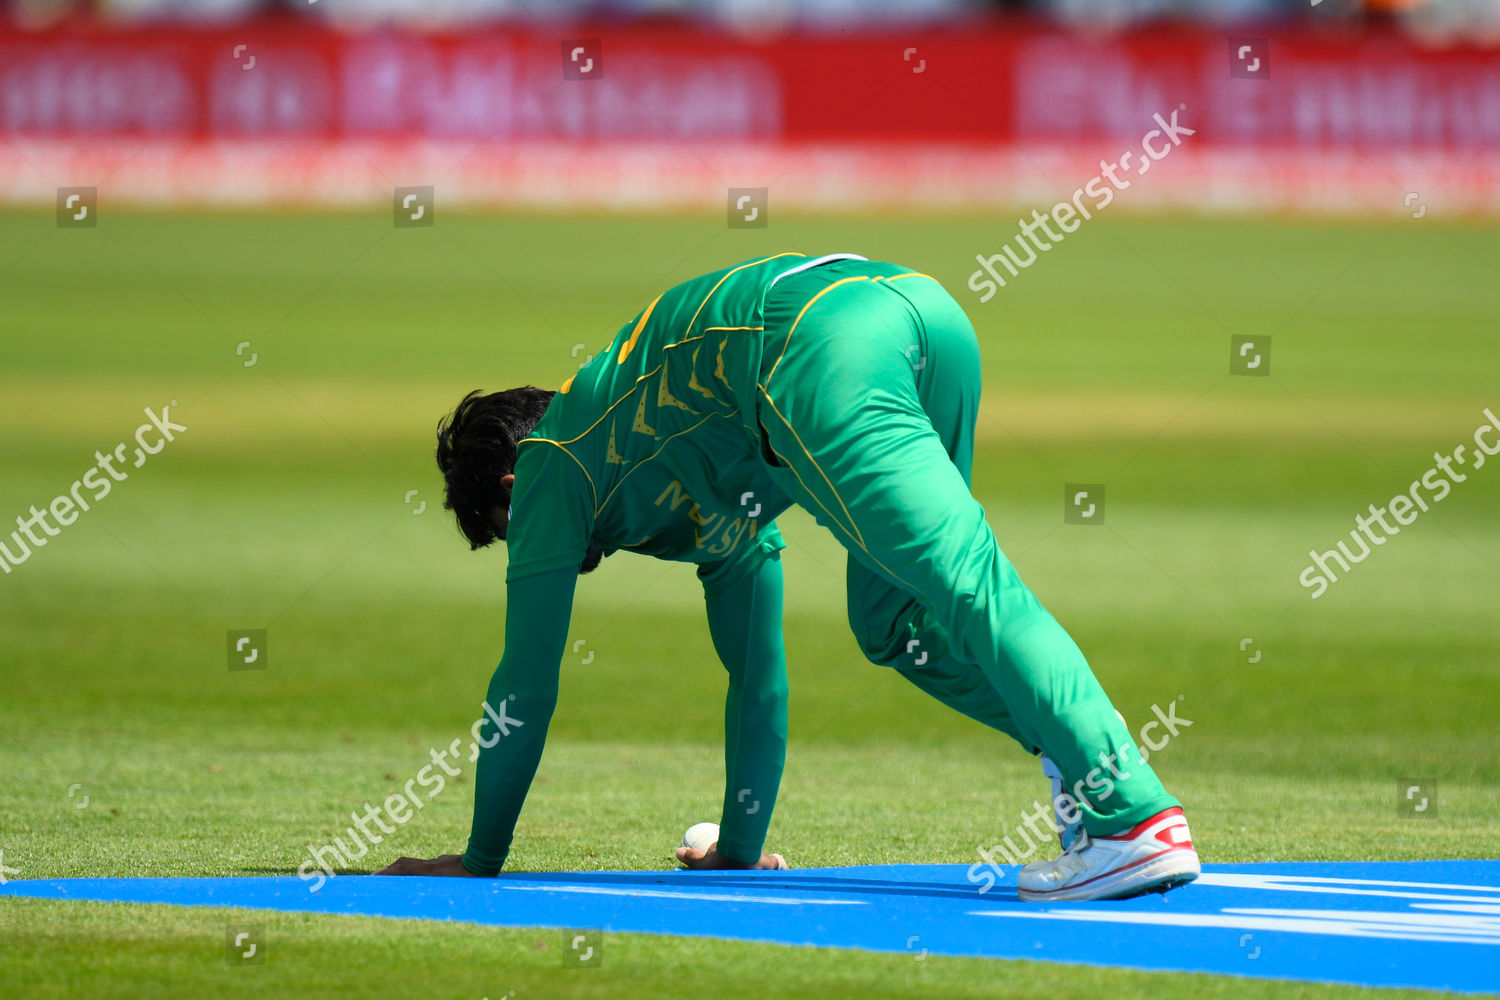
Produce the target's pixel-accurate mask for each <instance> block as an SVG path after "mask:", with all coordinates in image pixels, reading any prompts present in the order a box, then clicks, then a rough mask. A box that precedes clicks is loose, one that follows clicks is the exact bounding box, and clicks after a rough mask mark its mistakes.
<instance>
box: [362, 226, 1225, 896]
mask: <svg viewBox="0 0 1500 1000" xmlns="http://www.w3.org/2000/svg"><path fill="white" fill-rule="evenodd" d="M979 398H980V363H979V345H978V341H977V339H976V337H975V334H974V328H973V326H972V325H971V324H970V323H969V320H968V318H967V317H966V316H965V315H964V313H963V310H962V309H961V308H960V307H959V305H958V304H957V303H956V302H955V301H954V300H953V298H952V297H951V296H950V295H948V293H947V292H946V291H944V290H943V288H942V286H941V285H940V284H939V283H938V282H937V281H936V280H934V279H933V278H931V277H929V276H927V275H924V274H919V273H917V272H914V271H912V270H909V269H908V268H905V267H901V266H899V265H896V264H889V263H879V262H875V261H871V260H866V259H865V258H863V257H859V256H857V255H855V254H848V253H840V254H831V255H827V256H822V257H817V258H809V257H807V256H804V255H801V254H795V253H785V254H778V255H775V256H771V257H765V258H762V259H758V260H751V261H747V262H745V263H742V264H739V265H737V266H734V267H730V268H726V269H724V270H721V271H716V272H714V273H712V274H706V275H703V276H702V277H699V278H696V279H693V280H691V281H688V282H685V283H683V284H681V285H678V286H677V287H675V288H672V289H670V290H668V291H666V292H664V293H663V294H662V295H661V296H659V297H658V298H657V299H656V301H654V302H652V303H651V304H650V305H648V306H647V307H646V308H645V309H644V310H643V311H642V312H641V314H640V315H639V316H637V317H635V318H634V319H632V320H631V321H630V322H629V323H627V324H625V326H623V327H622V328H621V329H620V331H619V332H618V333H617V334H616V335H615V338H614V340H613V341H612V342H611V343H610V345H609V346H608V347H606V348H605V349H604V350H603V351H602V352H601V353H600V354H599V355H597V356H596V357H594V358H593V360H592V361H590V362H589V363H588V364H587V365H585V366H584V367H583V368H582V369H581V370H580V371H579V372H578V373H577V374H576V375H575V376H573V377H572V378H570V379H568V380H567V381H566V382H565V383H563V385H562V387H561V388H559V389H558V390H557V392H556V393H555V394H554V393H550V392H546V391H544V390H540V389H535V388H529V387H528V388H522V389H513V390H510V391H507V392H498V393H494V394H492V395H487V396H484V395H479V394H478V393H471V394H470V395H468V396H466V397H465V398H464V399H463V401H462V402H460V403H459V405H458V407H457V409H456V410H455V411H454V413H453V414H452V415H451V417H449V418H448V419H447V420H445V421H444V422H443V423H442V424H440V425H439V428H438V448H437V457H438V465H439V467H440V469H441V470H442V473H443V476H444V478H445V480H446V484H447V500H446V504H445V505H446V506H447V507H449V508H450V509H452V510H453V512H454V514H455V516H456V517H457V520H458V524H459V527H460V530H461V531H462V532H463V534H464V535H465V537H466V538H467V539H468V541H469V543H470V545H471V546H472V547H473V548H476V549H477V548H481V547H483V546H485V545H488V544H490V543H491V542H493V541H494V540H495V539H497V538H499V539H503V540H505V541H506V543H507V545H508V548H509V556H510V560H509V569H508V571H507V574H506V585H507V587H506V589H507V595H508V604H507V607H506V628H505V653H504V656H503V658H502V659H501V661H500V665H499V667H498V668H497V669H496V671H495V674H494V677H493V678H492V680H491V682H490V687H489V693H488V698H487V701H488V703H489V704H490V705H492V706H493V705H500V704H502V702H503V703H504V705H505V710H504V715H503V716H502V717H503V718H507V719H510V720H517V721H518V723H519V724H517V725H515V726H509V725H507V726H506V730H507V731H506V732H505V733H504V734H503V736H502V735H501V734H498V733H492V734H490V735H489V736H488V737H486V739H484V740H481V741H480V742H481V745H483V744H485V743H488V745H487V746H484V749H482V750H481V752H480V756H479V762H478V768H477V772H476V779H475V802H474V821H473V827H472V830H471V833H470V837H469V843H468V847H467V850H466V851H465V852H464V853H463V854H462V855H453V854H450V855H444V856H442V857H439V858H436V859H433V860H417V859H412V858H402V859H400V860H399V861H397V862H396V863H394V864H392V865H390V866H388V867H387V868H385V869H383V870H382V874H422V875H474V876H493V875H495V874H496V873H498V872H499V871H500V868H501V866H502V865H503V864H504V862H505V858H506V854H507V852H508V851H509V848H510V843H511V836H512V833H513V831H514V829H515V825H516V820H517V818H518V816H519V815H520V811H521V804H522V802H523V801H524V799H525V797H526V793H527V790H528V789H529V787H530V785H531V782H532V778H533V776H534V775H535V772H536V768H537V764H538V761H539V760H540V758H541V754H542V745H543V742H544V740H545V737H546V731H547V725H548V722H549V720H550V719H551V716H552V712H553V709H554V706H555V704H556V700H557V688H558V671H559V667H560V664H561V661H562V657H563V653H564V650H565V647H566V644H567V636H568V624H569V618H570V615H571V611H572V603H573V593H574V588H575V585H576V584H577V581H578V577H579V575H580V574H581V573H587V572H589V571H590V570H592V569H593V568H594V567H596V566H597V565H598V564H599V560H600V559H601V558H603V557H605V556H609V555H610V554H612V553H614V552H617V551H621V550H624V551H628V552H637V553H641V554H643V555H649V556H655V557H656V558H658V559H667V560H674V561H679V562H689V563H694V564H696V566H697V572H698V577H699V579H700V580H701V581H702V583H703V589H704V598H705V603H706V606H707V613H708V623H709V629H710V632H711V635H712V638H713V642H714V647H715V649H716V650H717V652H718V654H719V656H720V658H721V659H722V660H723V663H724V666H725V667H726V669H727V670H728V673H729V683H728V695H727V699H726V705H725V766H726V775H725V778H726V784H725V794H724V806H723V815H722V817H721V824H720V826H721V829H720V836H719V840H718V843H717V844H716V845H715V846H714V847H712V848H711V849H709V850H707V851H702V850H695V849H692V848H686V847H685V848H682V849H680V850H678V852H677V855H678V859H679V860H680V861H681V862H682V864H684V865H685V866H687V867H691V868H780V867H784V866H785V862H784V861H783V860H782V858H781V857H780V856H779V855H775V854H766V853H763V850H764V844H765V837H766V830H767V827H768V825H769V823H770V819H771V814H772V811H773V810H774V808H775V802H776V794H777V790H778V787H779V785H780V780H781V772H782V766H783V762H784V759H785V748H786V667H785V653H784V649H783V644H782V634H781V606H782V578H781V562H780V557H779V554H778V553H779V551H780V549H782V548H783V542H782V539H781V535H780V533H779V532H778V530H777V528H776V524H775V519H776V517H777V516H778V515H779V514H780V513H781V512H782V511H784V510H786V509H787V508H788V507H790V506H791V505H792V504H800V505H801V506H802V507H803V508H805V509H806V510H808V511H810V512H811V513H812V514H813V516H814V517H815V518H816V519H817V520H818V522H819V523H820V524H822V525H823V526H825V527H826V528H828V530H830V531H832V532H833V533H834V535H835V536H837V538H838V540H839V541H840V542H841V543H842V544H843V546H844V548H845V549H847V550H848V553H849V559H848V581H847V582H848V604H849V623H850V626H851V627H852V628H853V630H854V634H855V637H856V638H857V639H858V641H859V644H860V647H861V649H862V650H863V651H864V653H865V655H866V656H867V657H868V658H869V659H870V660H871V661H872V662H873V663H875V664H877V665H881V666H886V667H890V668H893V669H895V670H897V671H899V672H900V673H901V675H902V676H903V677H905V678H906V679H907V680H909V681H911V682H912V683H913V684H915V685H916V686H917V687H919V688H921V689H922V690H923V691H925V692H927V693H928V694H930V695H932V696H933V697H935V698H937V699H938V700H940V701H942V702H943V703H944V704H946V705H949V706H950V707H952V708H953V709H955V710H956V711H959V712H962V713H963V714H965V715H967V716H969V717H971V718H973V719H976V720H978V721H980V722H982V723H984V724H986V725H988V726H990V727H992V728H994V729H997V730H999V731H1000V732H1002V733H1005V734H1006V735H1008V736H1010V737H1011V738H1012V739H1014V740H1015V741H1016V742H1018V743H1020V745H1021V746H1022V747H1024V748H1025V749H1026V750H1027V751H1028V752H1030V753H1033V754H1039V755H1045V758H1044V760H1045V762H1047V763H1048V764H1049V766H1050V770H1049V773H1050V774H1052V775H1053V778H1054V788H1055V789H1058V790H1060V794H1058V795H1057V796H1055V798H1054V804H1055V805H1056V807H1057V813H1058V826H1059V831H1060V833H1061V834H1062V839H1063V841H1064V846H1065V847H1066V850H1065V851H1064V852H1063V854H1062V856H1061V857H1060V858H1058V859H1057V860H1054V861H1039V862H1034V863H1032V864H1028V865H1026V866H1025V867H1024V868H1023V869H1022V870H1021V872H1020V875H1019V895H1020V897H1021V898H1022V899H1028V900H1043V901H1054V900H1088V899H1109V898H1120V897H1124V896H1131V895H1136V894H1139V893H1142V892H1147V891H1164V890H1166V889H1169V888H1171V887H1173V886H1176V885H1180V884H1182V883H1184V882H1188V881H1191V880H1192V879H1194V878H1196V877H1197V876H1198V872H1199V867H1198V856H1197V854H1196V852H1195V851H1194V849H1193V842H1192V837H1191V834H1190V833H1189V831H1188V825H1187V820H1186V819H1185V818H1184V817H1183V814H1182V809H1181V807H1180V805H1179V803H1178V802H1177V800H1176V799H1174V798H1173V797H1172V796H1170V795H1168V794H1167V792H1166V791H1165V790H1164V789H1163V788H1162V785H1161V782H1160V781H1159V780H1158V779H1157V777H1156V775H1155V774H1154V773H1153V772H1152V770H1151V768H1150V766H1149V765H1148V764H1147V763H1146V762H1145V761H1144V760H1142V759H1141V758H1140V755H1139V752H1138V751H1137V749H1136V746H1135V742H1134V740H1133V739H1132V738H1131V735H1130V733H1129V731H1128V730H1127V729H1126V727H1125V724H1124V722H1123V720H1122V719H1121V718H1120V717H1119V715H1118V714H1117V713H1116V712H1115V710H1114V708H1113V707H1112V706H1111V704H1110V702H1109V699H1108V698H1107V697H1106V695H1105V693H1104V691H1103V689H1102V688H1101V687H1100V685H1099V682H1098V681H1097V680H1096V679H1095V677H1094V675H1093V672H1092V671H1091V670H1090V669H1089V665H1088V663H1087V661H1086V660H1085V659H1084V656H1083V654H1082V652H1081V651H1080V650H1079V648H1078V646H1077V645H1076V644H1075V643H1074V642H1073V640H1072V639H1071V638H1070V637H1069V636H1068V634H1067V632H1065V631H1064V630H1063V628H1062V626H1060V625H1059V624H1058V623H1057V621H1056V620H1055V619H1054V618H1053V617H1052V615H1051V614H1049V613H1048V612H1047V611H1046V609H1044V608H1043V607H1042V605H1041V604H1040V603H1039V602H1038V601H1037V599H1036V597H1035V596H1034V595H1033V594H1032V593H1031V591H1030V590H1028V589H1027V587H1026V585H1025V584H1023V583H1022V582H1021V579H1020V577H1019V576H1018V575H1017V573H1016V569H1015V567H1014V566H1012V565H1011V563H1010V561H1009V560H1008V559H1007V558H1006V557H1005V554H1004V553H1003V552H1002V551H1001V550H1000V546H999V544H998V543H997V542H996V540H995V535H994V532H993V531H992V530H991V528H990V525H989V524H988V523H987V522H986V521H985V516H984V510H983V509H982V508H981V507H980V505H979V503H978V502H977V501H976V500H975V499H974V497H973V495H972V493H971V492H970V470H971V466H972V462H973V451H974V426H975V421H976V419H977V416H978V410H979ZM491 718H493V716H491ZM752 803H753V806H752ZM1069 827H1071V829H1068V828H1069ZM1080 827H1081V830H1080V829H1079V828H1080Z"/></svg>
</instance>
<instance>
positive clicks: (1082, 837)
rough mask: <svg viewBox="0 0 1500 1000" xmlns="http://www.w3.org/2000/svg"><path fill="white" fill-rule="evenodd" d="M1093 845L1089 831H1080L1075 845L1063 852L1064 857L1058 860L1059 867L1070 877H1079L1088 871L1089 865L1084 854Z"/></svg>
mask: <svg viewBox="0 0 1500 1000" xmlns="http://www.w3.org/2000/svg"><path fill="white" fill-rule="evenodd" d="M1092 843H1093V841H1092V840H1090V839H1089V834H1088V831H1087V830H1080V831H1079V832H1078V839H1077V840H1075V841H1073V845H1072V846H1071V847H1069V848H1068V849H1067V850H1066V851H1063V853H1062V857H1060V858H1058V859H1057V865H1058V867H1059V868H1061V869H1063V870H1064V871H1066V872H1067V873H1068V874H1069V875H1077V874H1079V873H1080V872H1082V871H1084V870H1085V869H1087V868H1088V866H1089V865H1088V862H1087V861H1085V860H1084V858H1083V852H1084V851H1085V850H1086V849H1087V848H1088V846H1089V845H1090V844H1092Z"/></svg>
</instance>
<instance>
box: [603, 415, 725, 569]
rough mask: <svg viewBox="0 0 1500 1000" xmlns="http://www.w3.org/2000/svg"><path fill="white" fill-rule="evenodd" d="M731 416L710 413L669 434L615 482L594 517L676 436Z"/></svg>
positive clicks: (678, 436)
mask: <svg viewBox="0 0 1500 1000" xmlns="http://www.w3.org/2000/svg"><path fill="white" fill-rule="evenodd" d="M730 416H732V414H729V413H710V414H709V415H708V416H706V417H704V418H703V419H702V420H700V421H698V422H697V423H696V424H694V425H693V426H691V427H686V428H683V429H682V430H680V431H678V432H677V433H676V434H671V435H668V436H667V437H666V438H665V439H664V440H663V441H662V443H661V447H660V448H657V449H656V450H655V451H653V452H652V453H651V454H650V455H647V456H646V457H645V458H643V459H641V460H640V461H639V462H637V463H635V464H634V465H632V466H631V467H630V471H629V472H626V473H625V474H624V475H623V476H621V477H620V479H619V482H617V483H615V487H614V489H612V490H610V491H609V495H608V496H606V497H605V498H604V502H603V503H601V504H598V505H597V506H596V507H595V508H594V519H595V520H598V519H599V517H600V516H602V515H603V513H604V508H605V507H608V506H609V502H610V501H611V500H613V499H614V498H615V494H616V493H618V492H620V487H621V486H622V485H624V483H625V480H627V479H629V478H630V477H631V474H632V473H634V472H635V470H636V469H639V468H640V467H641V466H643V465H645V464H647V463H648V462H650V461H652V460H653V459H655V458H656V456H658V455H660V454H661V453H662V452H663V451H664V450H665V449H666V447H667V445H669V444H671V443H672V440H673V439H674V438H680V437H682V435H684V434H686V433H688V432H689V431H695V430H697V429H698V428H699V427H702V426H703V425H704V424H706V423H708V421H709V420H710V419H712V418H714V417H726V418H727V417H730ZM649 537H650V536H649V535H648V536H647V538H649ZM645 540H646V539H642V541H645ZM636 544H640V543H639V542H637V543H636Z"/></svg>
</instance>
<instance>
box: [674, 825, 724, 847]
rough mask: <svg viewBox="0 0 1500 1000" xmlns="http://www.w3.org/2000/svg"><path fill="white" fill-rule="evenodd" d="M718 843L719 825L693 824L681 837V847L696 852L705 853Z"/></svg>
mask: <svg viewBox="0 0 1500 1000" xmlns="http://www.w3.org/2000/svg"><path fill="white" fill-rule="evenodd" d="M718 842H719V824H717V823H694V824H693V825H692V826H690V827H688V831H687V833H684V834H683V835H682V846H683V847H691V848H693V849H694V850H697V851H707V850H708V849H709V848H711V847H713V846H714V845H715V844H717V843H718Z"/></svg>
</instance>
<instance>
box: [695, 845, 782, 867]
mask: <svg viewBox="0 0 1500 1000" xmlns="http://www.w3.org/2000/svg"><path fill="white" fill-rule="evenodd" d="M677 860H678V861H680V862H682V866H683V867H684V868H693V869H697V870H700V871H728V870H738V871H746V870H752V869H753V870H756V871H761V870H771V871H783V872H784V871H786V870H787V863H786V858H783V857H782V856H781V855H779V854H762V855H761V856H760V860H759V861H757V862H755V863H754V864H746V863H745V862H743V861H734V860H732V859H730V858H726V857H725V856H724V855H722V854H720V853H719V845H718V844H715V845H714V846H712V847H710V848H709V849H708V850H707V851H700V850H698V849H697V848H695V847H679V848H677Z"/></svg>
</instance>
